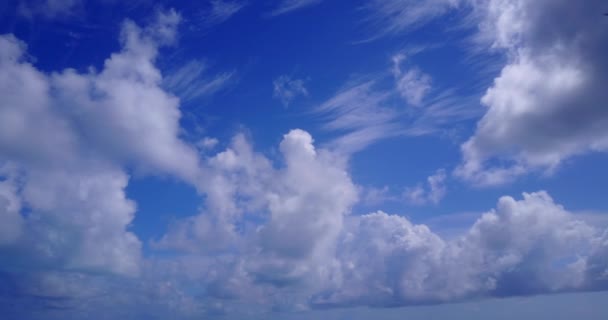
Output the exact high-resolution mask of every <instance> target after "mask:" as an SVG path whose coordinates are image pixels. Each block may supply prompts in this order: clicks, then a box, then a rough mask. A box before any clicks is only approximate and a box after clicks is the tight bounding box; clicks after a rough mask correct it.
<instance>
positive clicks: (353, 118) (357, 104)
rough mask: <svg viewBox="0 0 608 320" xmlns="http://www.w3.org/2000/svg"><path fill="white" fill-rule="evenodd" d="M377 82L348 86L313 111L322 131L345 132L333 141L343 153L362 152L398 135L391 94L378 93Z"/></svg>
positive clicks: (398, 128)
mask: <svg viewBox="0 0 608 320" xmlns="http://www.w3.org/2000/svg"><path fill="white" fill-rule="evenodd" d="M374 85H375V82H374V81H368V82H364V83H360V84H354V85H351V86H348V87H346V88H344V89H342V90H340V91H339V92H337V93H336V94H335V95H334V96H333V97H332V98H330V99H329V100H327V101H325V102H324V103H323V104H321V105H319V106H317V107H316V108H315V110H314V112H315V113H316V114H318V115H319V116H320V117H321V119H322V120H323V128H324V129H326V130H329V131H336V132H340V133H342V135H341V136H339V137H338V138H336V139H335V140H334V141H333V142H332V147H333V148H335V149H337V150H339V151H340V152H341V153H344V154H350V153H354V152H357V151H360V150H362V149H364V148H365V147H367V146H368V145H370V144H372V143H373V142H376V141H378V140H380V139H383V138H386V137H390V136H395V135H399V134H400V133H402V132H401V131H400V126H399V125H398V124H397V121H396V120H397V117H398V112H397V111H396V110H395V109H393V108H392V107H391V106H390V105H388V103H387V100H388V98H389V97H390V92H386V91H380V90H375V89H374V88H373V86H374Z"/></svg>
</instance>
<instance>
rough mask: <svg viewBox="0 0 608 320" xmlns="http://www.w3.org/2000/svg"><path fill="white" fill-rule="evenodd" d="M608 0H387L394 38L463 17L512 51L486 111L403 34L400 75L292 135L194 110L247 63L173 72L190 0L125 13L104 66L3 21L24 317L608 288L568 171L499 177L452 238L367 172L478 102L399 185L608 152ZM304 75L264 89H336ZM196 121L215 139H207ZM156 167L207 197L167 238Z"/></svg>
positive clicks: (383, 13) (371, 9)
mask: <svg viewBox="0 0 608 320" xmlns="http://www.w3.org/2000/svg"><path fill="white" fill-rule="evenodd" d="M321 2H322V1H320V0H319V1H283V2H281V3H280V4H278V6H277V7H276V8H274V9H271V11H270V12H271V14H270V16H275V17H274V18H272V17H269V16H268V14H267V13H268V11H267V10H268V8H264V10H263V11H264V12H265V13H263V14H262V15H261V16H263V17H264V18H263V19H282V17H278V16H282V15H284V14H287V13H289V14H291V15H295V14H297V11H299V10H300V9H303V8H306V9H307V10H309V12H310V11H314V10H315V9H316V7H315V5H317V4H320V3H321ZM39 5H40V7H39V6H37V5H36V4H34V3H32V2H22V3H20V5H19V6H18V8H19V11H18V12H20V14H22V15H25V16H27V17H26V18H27V19H30V20H31V19H37V17H38V16H42V17H40V19H66V18H65V17H66V16H70V15H72V14H77V13H76V12H77V10H84V9H83V8H84V6H85V5H84V4H83V3H81V2H80V1H46V2H43V3H41V4H39ZM211 5H212V6H211V8H212V13H211V16H212V18H210V19H214V20H213V21H214V22H213V23H214V24H229V23H230V20H229V19H232V18H231V17H232V16H233V15H235V14H236V13H237V12H239V14H245V13H246V10H247V8H248V6H250V5H252V4H250V3H246V2H227V1H212V2H211ZM45 7H48V8H52V10H50V9H47V10H45V9H44V8H45ZM604 7H605V4H604V2H603V1H599V0H591V1H586V2H573V1H567V0H558V1H555V0H540V1H533V2H530V1H525V0H490V1H476V0H432V1H431V0H427V1H407V0H406V1H397V0H391V1H371V2H369V3H368V4H367V5H365V6H361V7H359V9H361V10H363V11H364V12H365V13H366V15H367V18H366V19H364V20H363V24H365V25H367V26H369V29H370V30H373V36H371V37H370V38H369V39H370V40H368V41H365V43H361V44H356V46H365V45H369V44H370V43H372V44H373V43H374V41H385V39H387V38H388V39H390V38H391V37H395V36H396V35H398V34H402V33H408V32H415V30H416V29H417V28H422V27H424V26H425V25H427V24H429V23H432V22H433V21H435V20H436V19H439V18H441V17H443V16H445V15H456V16H458V17H459V19H460V20H459V22H458V24H459V27H461V28H468V29H467V30H470V32H468V33H467V36H466V37H465V39H463V40H462V41H466V42H467V43H468V44H472V45H471V48H472V49H471V52H470V55H471V56H473V57H475V56H476V55H480V54H481V53H480V51H484V50H491V51H492V52H495V53H497V54H500V55H501V56H502V57H503V58H502V59H501V60H499V61H501V63H502V64H501V66H500V68H499V72H498V74H496V75H495V77H494V78H493V80H492V81H491V83H489V84H488V85H487V86H486V87H484V88H483V90H482V95H481V99H480V102H481V104H482V105H484V106H485V109H483V111H482V113H481V114H480V112H479V108H478V107H477V106H470V107H467V105H466V102H467V101H470V100H469V98H470V97H469V96H465V97H460V96H457V95H456V93H454V92H452V91H450V90H449V89H444V88H441V87H439V84H438V82H440V79H439V78H438V77H439V76H438V75H437V74H431V73H427V72H426V71H424V70H423V69H421V68H419V67H417V66H415V65H414V64H413V62H410V61H409V60H410V58H411V57H412V56H415V55H421V54H424V53H423V52H422V53H419V52H414V51H416V50H413V51H412V50H410V51H407V50H402V51H400V52H399V53H398V54H395V55H389V56H391V58H390V59H389V60H390V61H389V64H388V65H389V66H390V68H388V69H389V70H388V72H387V75H388V76H385V77H382V76H377V75H372V76H369V77H354V78H352V80H351V81H349V82H348V83H346V84H345V85H344V86H342V87H340V88H338V89H337V90H335V91H334V94H333V96H330V97H329V98H327V99H323V100H321V101H320V102H319V103H318V104H316V105H314V106H313V107H312V108H310V109H309V110H307V112H306V114H307V115H309V116H311V117H313V118H315V119H316V121H317V125H318V128H319V136H321V138H320V141H321V142H320V143H319V142H317V141H316V140H315V138H313V135H312V134H311V130H302V129H299V126H294V127H292V128H289V129H288V130H285V132H284V134H283V136H282V138H281V137H276V138H277V139H279V138H280V141H277V140H273V141H275V142H278V143H275V145H274V146H273V147H272V148H273V150H274V152H273V153H271V154H269V153H267V152H264V150H259V149H258V148H257V147H256V145H255V144H254V138H253V137H252V135H250V134H248V133H247V130H244V129H239V130H237V132H233V134H232V139H230V141H229V142H226V144H223V143H220V142H219V141H218V139H216V138H213V137H211V136H208V134H213V133H212V132H207V131H205V130H206V129H204V128H203V129H200V128H198V127H196V128H194V129H193V128H189V127H186V125H185V124H184V123H185V118H186V116H187V115H189V114H190V113H191V112H193V111H191V110H189V109H187V108H185V107H184V105H185V104H186V103H189V104H191V103H192V102H196V101H199V100H200V99H203V98H205V97H209V96H212V95H214V94H217V93H218V92H220V91H221V89H223V88H224V87H225V86H226V83H228V82H231V81H233V79H236V78H237V72H236V71H234V72H225V71H224V72H222V73H218V74H217V75H215V76H214V75H211V74H210V73H211V71H208V70H207V64H206V63H205V62H203V60H188V61H189V62H187V63H185V64H183V66H181V67H178V68H175V69H174V71H173V72H172V73H171V74H168V75H167V74H165V73H164V71H163V67H161V63H159V60H160V58H161V55H162V54H166V53H167V52H169V51H171V50H176V48H178V47H179V46H180V45H181V43H182V41H184V40H183V39H182V38H183V36H181V35H180V32H182V30H183V28H184V24H185V23H187V21H185V19H184V18H183V16H182V15H181V13H180V12H178V11H176V10H173V9H165V10H156V13H155V15H154V18H152V19H147V23H145V24H144V23H136V22H134V21H133V20H130V19H125V20H124V21H123V23H122V24H121V27H120V33H119V34H117V35H116V36H117V39H118V43H119V44H120V48H119V49H118V50H115V51H114V52H113V53H111V54H109V55H108V56H107V57H104V60H103V63H102V64H101V67H100V68H95V67H90V68H66V69H57V70H55V69H53V70H47V69H45V68H41V67H39V66H37V63H36V60H35V58H36V57H33V56H32V55H31V54H30V53H29V51H28V50H29V44H28V43H27V42H26V41H27V39H22V38H19V36H18V35H14V34H10V33H8V34H4V35H0V97H1V98H2V99H1V100H0V288H2V289H0V310H1V311H2V313H3V314H6V315H7V316H8V317H9V318H15V319H16V318H19V319H34V318H44V319H55V318H65V317H76V318H79V317H89V316H91V317H93V318H95V319H97V318H98V319H106V318H107V319H112V318H126V319H131V318H149V317H153V318H164V317H171V318H177V319H182V318H183V319H190V318H197V317H231V316H243V315H249V316H257V315H264V314H268V312H272V311H289V312H292V311H304V310H310V309H325V308H338V307H360V306H369V307H378V308H383V307H397V306H411V305H421V304H440V303H446V302H461V301H468V300H473V299H480V298H489V297H511V296H528V295H538V294H552V293H562V292H580V291H599V290H606V289H608V229H606V226H605V225H601V224H597V223H594V222H593V220H590V219H585V218H584V217H583V216H582V215H580V214H578V213H577V212H575V210H569V209H568V208H566V207H564V206H562V205H560V201H559V199H557V200H554V199H553V198H552V197H551V196H550V195H549V193H548V192H546V191H536V192H523V193H522V196H521V198H519V197H516V198H514V197H513V196H502V197H499V199H497V203H496V206H495V208H486V210H485V213H480V214H479V215H478V217H477V218H476V219H475V220H474V221H473V222H472V224H471V225H469V226H467V227H466V228H462V229H461V230H460V232H459V234H458V235H456V236H454V237H448V236H446V235H445V234H443V233H442V232H441V230H433V228H431V227H430V226H429V225H427V224H425V223H417V222H414V221H413V219H410V218H407V217H405V216H403V215H398V214H391V213H387V212H385V210H376V209H374V210H371V211H368V212H365V213H362V212H360V210H359V209H358V208H359V205H360V203H361V202H362V201H364V200H365V199H364V197H365V194H364V192H363V191H364V189H365V186H362V185H360V184H359V183H358V182H357V181H356V180H357V179H356V176H357V174H355V173H354V172H353V166H352V161H353V159H355V157H357V156H358V155H359V154H360V153H364V152H365V150H366V149H367V148H370V147H372V146H374V145H375V144H377V143H380V142H381V141H385V140H387V139H395V138H397V137H407V138H408V139H415V138H416V137H421V136H427V135H433V134H438V133H439V132H447V131H445V130H446V128H449V127H450V126H452V125H453V124H454V123H466V122H467V121H469V122H470V121H472V122H473V123H474V124H475V125H474V126H472V127H471V130H470V135H469V136H468V137H465V138H464V139H462V140H461V141H459V143H460V154H459V155H458V157H457V158H454V159H452V160H453V161H452V163H449V164H447V165H445V166H443V167H441V168H440V169H436V170H435V171H433V172H431V173H430V174H428V175H427V176H428V178H426V180H425V181H424V183H417V182H416V181H414V182H411V181H407V182H404V183H405V186H409V187H404V189H403V190H404V191H403V192H402V193H401V194H399V195H398V196H397V197H398V198H399V199H400V200H399V201H401V200H404V202H410V203H413V204H415V205H418V206H424V205H429V204H430V205H431V206H439V205H440V203H441V201H442V199H444V198H445V197H446V196H447V195H449V193H450V190H449V189H448V187H447V183H448V182H451V183H460V184H462V185H470V186H475V187H477V188H483V187H487V186H501V185H508V184H509V183H513V182H514V181H517V179H518V178H521V177H524V176H530V175H533V174H534V173H538V172H543V173H547V174H550V173H552V172H555V171H558V169H559V167H560V165H561V164H563V163H564V162H565V161H572V160H571V158H573V157H574V156H581V155H585V154H589V153H593V152H596V153H603V152H605V151H606V150H608V131H607V130H608V129H607V128H608V113H607V112H606V110H608V109H606V105H605V104H606V101H608V96H607V93H606V90H605V89H604V84H605V83H608V79H606V75H608V59H607V58H606V57H605V52H608V21H607V19H606V18H605V17H602V16H601V15H598V14H597V13H598V12H602V10H603V9H604ZM77 8H80V9H77ZM74 10H76V11H74ZM241 11H245V12H241ZM26 13H27V14H26ZM203 16H204V15H203ZM556 17H560V18H556ZM349 45H352V44H349ZM209 50H212V49H209ZM421 51H424V50H423V49H421ZM188 59H190V58H188ZM290 73H293V72H292V71H291V70H286V71H284V72H281V73H280V75H278V76H277V77H274V78H273V79H270V81H269V82H268V84H267V86H266V87H264V88H265V92H266V93H267V94H268V96H269V98H270V99H274V100H276V102H277V103H280V104H281V105H282V106H283V107H281V108H278V109H277V110H285V109H287V108H285V107H287V106H289V109H293V108H294V105H297V103H299V100H301V99H303V98H306V99H307V100H308V99H312V95H313V94H314V92H315V91H314V90H316V89H315V88H316V86H315V85H314V82H315V81H316V79H318V77H316V76H315V77H311V78H306V79H307V80H302V79H298V78H295V77H291V76H287V75H286V74H290ZM299 73H300V71H299V72H298V74H299ZM386 83H388V84H389V85H388V86H386V85H385V86H383V85H384V84H386ZM227 94H229V93H224V95H227ZM216 99H221V97H218V98H216ZM250 107H255V106H250ZM471 109H473V110H471ZM200 112H205V111H204V110H203V111H200ZM195 129H198V130H202V131H203V132H204V134H205V135H206V136H205V138H202V139H199V140H196V141H194V140H193V139H191V136H190V135H189V133H188V131H193V130H195ZM574 161H576V159H575V160H574ZM134 177H161V178H162V179H169V180H175V181H179V183H183V184H186V185H188V186H190V187H191V188H192V189H193V190H194V192H195V193H196V195H197V197H199V198H201V199H204V201H202V202H201V203H202V205H200V206H199V207H198V213H197V214H195V215H189V216H180V217H178V218H176V219H174V220H172V221H171V222H169V223H167V225H166V227H165V228H164V230H163V234H162V235H161V236H160V237H157V238H153V239H148V238H142V237H141V236H140V235H138V234H137V233H136V232H135V231H134V230H133V229H134V226H133V224H134V221H135V220H134V219H135V217H136V215H137V214H140V212H139V211H138V201H137V200H136V199H132V198H131V197H129V195H128V186H129V184H130V183H131V181H132V180H133V179H134ZM412 186H413V187H412ZM385 190H388V189H385ZM471 192H476V191H475V189H473V191H471ZM391 197H393V196H388V195H387V196H386V198H383V196H382V195H378V197H377V199H388V198H391ZM493 201H496V200H493ZM139 223H144V222H141V221H140V222H139ZM98 310H106V311H105V312H104V314H103V315H101V314H96V313H97V312H98ZM95 314H96V315H95Z"/></svg>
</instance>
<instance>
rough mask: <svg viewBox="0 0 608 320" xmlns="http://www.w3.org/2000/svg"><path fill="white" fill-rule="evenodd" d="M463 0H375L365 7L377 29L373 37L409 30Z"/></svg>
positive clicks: (440, 14)
mask: <svg viewBox="0 0 608 320" xmlns="http://www.w3.org/2000/svg"><path fill="white" fill-rule="evenodd" d="M460 2H462V0H425V1H416V0H373V1H370V2H369V3H367V5H366V6H365V8H366V9H367V10H369V12H370V16H369V18H368V22H369V23H370V24H372V25H373V26H374V27H375V29H376V31H375V35H373V36H372V38H371V39H375V38H378V37H381V36H386V35H394V34H397V33H399V32H403V31H409V30H410V29H412V28H415V27H419V26H420V25H422V24H424V23H426V22H428V21H430V20H432V19H433V18H436V17H439V16H442V15H444V14H445V13H447V12H449V11H450V10H452V9H454V8H457V7H458V6H459V5H460Z"/></svg>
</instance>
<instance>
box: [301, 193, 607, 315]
mask: <svg viewBox="0 0 608 320" xmlns="http://www.w3.org/2000/svg"><path fill="white" fill-rule="evenodd" d="M603 238H605V236H602V233H601V232H600V230H597V229H595V228H593V227H592V226H590V225H587V224H586V223H584V222H582V221H579V220H577V219H576V217H575V216H573V215H572V214H571V213H569V212H567V211H566V210H565V209H564V208H563V207H561V206H559V205H557V204H555V203H554V202H553V199H551V198H550V197H549V196H548V195H547V194H546V193H545V192H539V193H532V194H524V198H523V200H515V199H513V198H511V197H503V198H501V199H500V200H499V202H498V206H497V208H496V209H494V210H492V211H489V212H487V213H485V214H484V215H483V216H482V217H481V218H479V219H478V220H477V222H475V224H474V225H473V226H472V227H471V228H470V229H469V230H468V231H467V232H466V233H465V234H464V235H462V236H461V237H459V238H456V239H454V240H451V241H447V240H444V239H442V238H441V237H440V236H439V235H437V234H435V233H433V232H432V231H431V230H430V229H429V228H428V227H427V226H425V225H415V224H412V223H411V222H410V221H408V220H407V219H406V218H404V217H401V216H393V215H388V214H386V213H383V212H378V213H373V214H369V215H365V216H362V217H360V218H353V219H352V220H351V221H349V228H345V230H344V233H343V237H342V240H341V242H340V244H339V247H338V248H339V250H338V251H337V252H338V257H339V258H338V259H339V261H340V262H341V266H342V277H341V282H339V286H337V287H336V288H335V290H326V291H325V292H323V293H322V294H318V295H317V296H316V297H315V298H314V299H313V301H312V303H313V304H319V305H325V306H327V305H375V306H396V305H410V304H420V303H436V302H445V301H459V300H462V299H466V298H470V297H484V296H513V295H528V294H539V293H550V292H560V291H569V290H581V289H593V288H598V285H599V286H601V287H602V288H605V285H606V282H605V280H601V278H598V277H597V274H600V273H599V272H597V271H595V270H605V268H606V264H605V259H603V258H601V259H598V257H599V256H600V254H598V251H599V250H605V244H603V243H602V241H605V240H602V239H603ZM592 261H594V262H596V263H595V264H591V263H590V262H592ZM591 265H593V266H594V267H593V268H590V266H591ZM594 271H595V273H593V272H594ZM592 274H593V275H592ZM602 281H603V282H602Z"/></svg>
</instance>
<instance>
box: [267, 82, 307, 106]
mask: <svg viewBox="0 0 608 320" xmlns="http://www.w3.org/2000/svg"><path fill="white" fill-rule="evenodd" d="M272 85H273V88H274V89H273V95H274V97H275V98H276V99H279V100H280V101H281V103H282V104H283V105H284V106H285V107H287V106H289V104H290V103H291V102H292V101H293V99H295V98H296V97H298V96H308V90H307V89H306V87H305V86H304V80H302V79H292V78H291V77H289V76H286V75H282V76H280V77H278V78H276V79H275V80H274V81H273V82H272Z"/></svg>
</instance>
